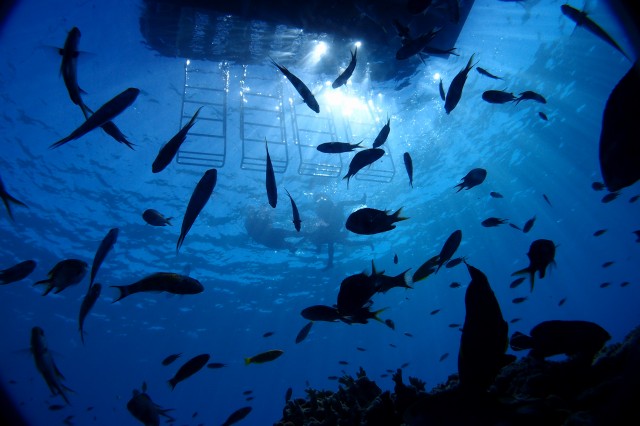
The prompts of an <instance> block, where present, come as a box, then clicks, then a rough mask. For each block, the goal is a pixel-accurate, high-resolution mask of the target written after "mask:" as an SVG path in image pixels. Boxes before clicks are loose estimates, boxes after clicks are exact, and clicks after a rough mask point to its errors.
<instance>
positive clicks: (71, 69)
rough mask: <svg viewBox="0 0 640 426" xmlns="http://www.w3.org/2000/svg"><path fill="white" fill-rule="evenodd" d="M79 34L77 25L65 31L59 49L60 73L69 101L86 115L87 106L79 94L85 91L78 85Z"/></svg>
mask: <svg viewBox="0 0 640 426" xmlns="http://www.w3.org/2000/svg"><path fill="white" fill-rule="evenodd" d="M80 35H81V34H80V30H79V29H78V28H77V27H73V28H71V30H70V31H69V32H68V33H67V38H66V40H65V41H64V46H63V47H62V49H60V50H59V52H60V56H62V62H61V64H60V74H61V75H62V80H63V81H64V85H65V87H66V88H67V92H69V98H71V102H73V103H74V104H75V105H78V106H79V107H80V109H81V110H82V112H83V114H84V115H85V117H87V116H88V108H87V106H86V105H85V104H84V102H83V101H82V95H81V94H82V93H85V92H84V90H82V89H81V88H80V86H78V56H79V52H78V45H79V44H80Z"/></svg>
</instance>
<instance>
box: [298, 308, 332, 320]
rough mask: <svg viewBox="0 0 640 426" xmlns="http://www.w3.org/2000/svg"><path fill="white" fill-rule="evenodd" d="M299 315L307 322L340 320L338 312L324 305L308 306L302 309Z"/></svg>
mask: <svg viewBox="0 0 640 426" xmlns="http://www.w3.org/2000/svg"><path fill="white" fill-rule="evenodd" d="M300 315H302V317H303V318H304V319H308V320H309V321H326V322H336V321H339V320H340V313H338V310H337V309H336V308H334V307H332V306H326V305H313V306H309V307H308V308H304V309H303V310H302V312H300Z"/></svg>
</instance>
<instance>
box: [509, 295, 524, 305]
mask: <svg viewBox="0 0 640 426" xmlns="http://www.w3.org/2000/svg"><path fill="white" fill-rule="evenodd" d="M526 300H527V297H526V296H524V297H514V298H513V300H511V302H512V303H515V304H516V305H519V304H520V303H523V302H525V301H526Z"/></svg>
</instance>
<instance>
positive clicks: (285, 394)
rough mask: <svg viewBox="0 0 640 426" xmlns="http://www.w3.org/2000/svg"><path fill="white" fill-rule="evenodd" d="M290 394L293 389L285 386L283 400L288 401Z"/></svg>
mask: <svg viewBox="0 0 640 426" xmlns="http://www.w3.org/2000/svg"><path fill="white" fill-rule="evenodd" d="M291 395H293V389H291V388H287V391H286V392H285V393H284V402H289V400H290V399H291Z"/></svg>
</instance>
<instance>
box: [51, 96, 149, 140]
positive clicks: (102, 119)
mask: <svg viewBox="0 0 640 426" xmlns="http://www.w3.org/2000/svg"><path fill="white" fill-rule="evenodd" d="M139 93H140V90H139V89H135V88H131V87H130V88H128V89H127V90H125V91H123V92H122V93H120V94H118V95H117V96H115V97H114V98H113V99H111V100H110V101H108V102H107V103H105V104H104V105H102V106H101V107H100V108H98V109H97V110H96V111H95V112H94V113H93V114H92V115H91V116H89V118H87V119H86V121H85V122H84V123H82V124H81V125H80V127H78V128H77V129H75V130H74V131H73V132H71V133H70V134H69V136H67V137H65V138H62V139H60V140H59V141H57V142H55V143H53V144H51V146H50V147H49V148H51V149H53V148H58V147H60V146H62V145H64V144H66V143H67V142H69V141H72V140H74V139H78V138H80V137H82V136H84V135H86V134H87V133H89V132H90V131H92V130H94V129H96V128H98V127H101V126H102V125H103V124H105V123H107V122H109V121H111V120H112V119H114V118H115V117H117V116H118V115H120V113H122V112H123V111H124V110H125V109H127V108H128V107H129V106H130V105H131V104H132V103H133V102H134V101H135V100H136V98H137V97H138V94H139Z"/></svg>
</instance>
